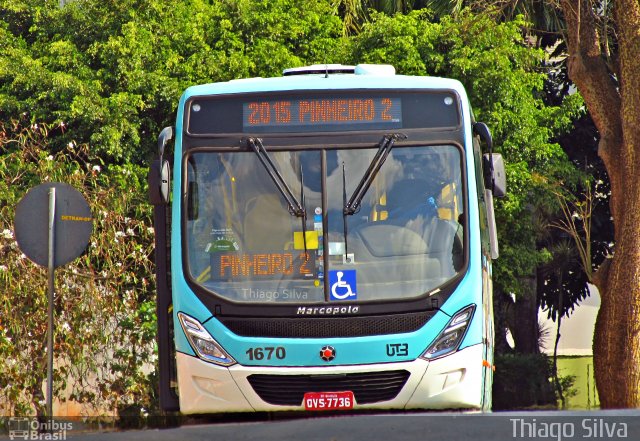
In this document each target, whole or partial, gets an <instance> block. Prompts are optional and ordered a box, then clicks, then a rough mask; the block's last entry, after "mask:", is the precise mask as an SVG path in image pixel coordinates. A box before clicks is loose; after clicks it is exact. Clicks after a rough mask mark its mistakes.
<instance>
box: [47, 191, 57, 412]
mask: <svg viewBox="0 0 640 441" xmlns="http://www.w3.org/2000/svg"><path fill="white" fill-rule="evenodd" d="M55 216H56V189H55V187H52V188H50V189H49V327H48V329H47V333H48V335H47V416H48V417H49V421H51V420H53V333H54V327H53V326H54V324H53V302H54V298H55V292H54V290H55V286H54V271H55V258H56V238H55V226H56V225H55Z"/></svg>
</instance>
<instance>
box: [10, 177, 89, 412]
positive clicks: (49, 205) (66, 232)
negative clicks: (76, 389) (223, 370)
mask: <svg viewBox="0 0 640 441" xmlns="http://www.w3.org/2000/svg"><path fill="white" fill-rule="evenodd" d="M14 230H15V236H16V241H17V242H18V246H19V247H20V249H21V250H22V252H23V253H24V254H25V255H26V256H27V257H28V258H29V259H30V260H31V261H33V262H34V263H36V264H37V265H40V266H43V267H44V266H46V267H47V268H48V276H49V286H48V297H49V307H48V326H47V405H46V407H47V417H49V419H52V418H53V343H54V339H53V337H54V331H55V326H54V325H55V324H54V304H55V269H56V268H57V267H59V266H62V265H65V264H67V263H69V262H71V261H72V260H74V259H76V258H77V257H79V256H80V255H81V254H82V253H83V252H84V250H85V249H86V247H87V244H88V243H89V237H90V236H91V232H92V230H93V219H92V217H91V210H90V209H89V204H87V201H86V200H85V199H84V197H83V196H82V194H80V192H78V190H76V189H75V188H73V187H72V186H70V185H69V184H64V183H60V182H49V183H45V184H40V185H38V186H37V187H34V188H32V189H31V190H29V191H28V192H27V194H26V195H25V196H24V197H23V198H22V199H21V200H20V202H19V203H18V206H17V207H16V214H15V218H14Z"/></svg>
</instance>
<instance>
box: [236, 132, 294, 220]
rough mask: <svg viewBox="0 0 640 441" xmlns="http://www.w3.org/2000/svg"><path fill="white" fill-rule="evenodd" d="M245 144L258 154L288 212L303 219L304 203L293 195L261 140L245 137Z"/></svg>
mask: <svg viewBox="0 0 640 441" xmlns="http://www.w3.org/2000/svg"><path fill="white" fill-rule="evenodd" d="M247 144H248V145H249V147H251V149H252V150H253V151H254V152H255V154H256V155H257V156H258V159H259V160H260V162H261V163H262V165H263V166H264V169H265V170H266V171H267V173H268V174H269V176H270V177H271V179H272V180H273V183H274V184H275V185H276V188H277V189H278V191H280V194H281V195H282V197H283V198H284V200H285V201H286V203H287V206H288V210H289V213H290V214H291V215H292V216H296V217H301V218H303V219H304V218H306V210H305V208H304V205H303V204H302V203H300V202H299V201H298V199H296V197H295V196H294V195H293V192H292V191H291V189H290V188H289V186H288V185H287V183H286V182H285V181H284V178H283V177H282V175H281V174H280V172H279V171H278V169H277V168H276V166H275V164H274V163H273V161H272V160H271V158H270V157H269V154H268V153H267V150H266V149H265V148H264V145H262V140H261V139H260V138H249V139H247Z"/></svg>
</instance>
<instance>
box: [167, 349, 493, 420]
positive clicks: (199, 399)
mask: <svg viewBox="0 0 640 441" xmlns="http://www.w3.org/2000/svg"><path fill="white" fill-rule="evenodd" d="M482 355H483V347H482V345H475V346H470V347H467V348H465V349H462V350H460V351H458V352H456V353H454V354H452V355H449V356H447V357H444V358H441V359H438V360H434V361H430V362H428V361H426V360H422V359H417V360H414V361H411V362H403V363H382V364H372V365H357V366H331V367H284V368H283V367H277V368H276V367H255V366H241V365H234V366H231V367H229V368H225V367H220V366H215V365H213V364H211V363H207V362H204V361H202V360H200V359H198V358H195V357H192V356H190V355H186V354H183V353H178V354H177V356H176V359H177V368H178V369H177V370H178V388H179V395H180V411H181V412H182V413H185V414H194V413H214V412H252V411H279V410H304V406H303V404H302V402H301V403H300V405H297V406H286V405H284V406H283V405H274V404H270V403H267V402H266V401H264V400H263V399H262V398H260V396H259V395H258V394H257V393H256V392H255V391H254V389H253V388H252V387H251V385H250V383H249V381H248V380H247V377H249V376H250V375H253V374H269V375H310V374H311V375H327V374H331V375H339V374H349V373H358V372H384V371H392V370H399V369H402V370H406V371H408V372H409V373H410V375H409V378H408V379H407V381H406V383H405V385H404V387H402V389H401V390H400V392H399V393H398V394H397V395H396V397H395V398H393V399H391V400H386V401H380V402H376V403H371V404H358V403H356V405H355V406H354V409H356V410H357V409H461V408H462V409H480V408H481V407H482V397H483V387H484V384H483V374H484V369H486V368H485V367H484V366H483V357H482ZM327 392H330V391H327Z"/></svg>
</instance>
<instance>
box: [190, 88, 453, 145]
mask: <svg viewBox="0 0 640 441" xmlns="http://www.w3.org/2000/svg"><path fill="white" fill-rule="evenodd" d="M187 109H188V112H187V114H186V124H185V126H186V127H187V133H188V134H190V135H196V136H198V135H200V136H208V135H216V134H231V133H256V134H257V133H321V132H349V131H367V130H396V129H411V128H417V129H429V128H439V129H447V130H448V129H453V128H457V127H459V124H460V107H459V100H458V97H457V96H456V95H455V94H454V93H452V92H449V91H429V92H425V91H410V90H407V91H396V90H394V91H391V90H372V91H366V92H354V91H348V92H344V93H340V92H338V91H306V92H304V93H302V92H300V93H290V94H277V95H275V94H269V93H261V94H247V95H219V96H215V95H213V96H203V97H193V98H191V101H190V102H189V105H188V106H187Z"/></svg>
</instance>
